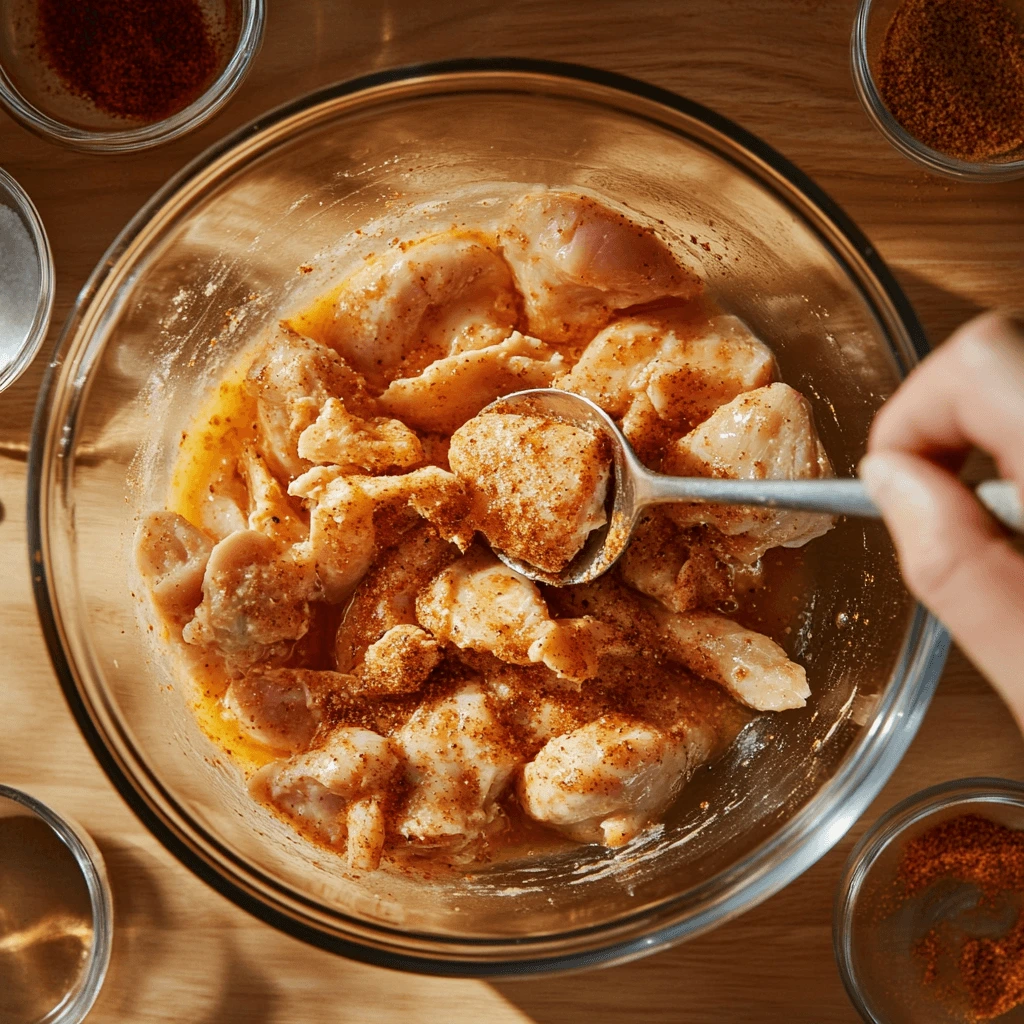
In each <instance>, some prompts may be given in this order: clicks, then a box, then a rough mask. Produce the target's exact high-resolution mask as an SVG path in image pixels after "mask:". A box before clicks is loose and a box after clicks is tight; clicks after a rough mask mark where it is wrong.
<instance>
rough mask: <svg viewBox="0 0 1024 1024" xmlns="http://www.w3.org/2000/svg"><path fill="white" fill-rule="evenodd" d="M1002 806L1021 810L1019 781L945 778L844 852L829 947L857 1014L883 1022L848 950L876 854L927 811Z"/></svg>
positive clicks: (1023, 786)
mask: <svg viewBox="0 0 1024 1024" xmlns="http://www.w3.org/2000/svg"><path fill="white" fill-rule="evenodd" d="M976 802H981V803H988V804H1002V805H1004V806H1009V807H1019V808H1020V809H1022V810H1024V782H1017V781H1016V780H1014V779H1001V778H996V777H994V776H984V775H978V776H971V777H968V778H962V779H950V780H949V781H947V782H940V783H938V784H937V785H934V786H929V787H928V788H927V789H922V790H918V792H916V793H911V794H910V796H908V797H905V798H904V799H903V800H900V801H899V803H897V804H894V805H893V806H892V807H890V808H889V810H887V811H886V812H885V813H884V814H883V815H882V816H881V817H880V818H879V819H878V820H877V821H876V822H875V823H874V824H873V825H872V826H871V827H870V828H869V829H868V830H867V831H866V832H865V833H864V835H863V836H861V838H860V841H859V842H858V843H857V845H856V846H854V848H853V850H851V851H850V856H849V857H848V858H847V860H846V863H845V864H844V865H843V872H842V875H841V876H840V881H839V885H838V886H837V887H836V895H835V901H834V904H833V914H832V946H833V950H834V952H835V958H836V963H837V964H838V966H839V974H840V977H841V978H842V979H843V986H844V988H845V989H846V992H847V995H848V996H849V997H850V1001H851V1002H852V1003H853V1005H854V1007H855V1008H856V1010H857V1012H858V1013H860V1015H861V1016H862V1017H863V1018H864V1020H866V1021H870V1022H872V1024H886V1022H885V1021H884V1020H883V1019H882V1018H881V1017H878V1016H877V1015H876V1014H875V1013H874V1011H873V1010H872V1009H871V1007H870V1006H869V1005H868V999H867V998H866V993H865V990H864V989H863V988H862V987H861V985H860V984H859V983H858V981H857V970H856V968H855V966H854V960H853V951H852V943H851V939H852V934H853V915H854V911H855V909H856V906H857V899H858V897H859V896H860V893H861V889H862V887H863V884H864V882H865V880H866V879H867V877H868V875H869V874H870V873H871V869H872V868H873V867H874V865H875V862H876V861H877V860H878V858H879V856H881V854H882V853H883V852H884V851H885V850H886V849H887V848H888V847H889V845H890V844H891V843H893V842H895V841H897V840H898V839H899V838H900V836H902V835H903V834H904V833H905V832H906V831H907V829H909V828H912V827H913V826H915V825H917V824H919V823H920V822H922V821H924V820H925V819H926V818H928V817H930V816H931V815H934V814H937V813H939V812H942V811H948V810H949V809H950V808H952V807H956V806H958V805H959V804H966V803H976Z"/></svg>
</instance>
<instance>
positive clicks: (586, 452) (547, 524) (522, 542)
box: [448, 413, 611, 572]
mask: <svg viewBox="0 0 1024 1024" xmlns="http://www.w3.org/2000/svg"><path fill="white" fill-rule="evenodd" d="M448 458H449V461H450V463H451V467H452V470H453V472H454V473H455V475H456V476H458V477H459V478H460V479H461V480H462V481H463V482H464V483H465V485H466V489H467V490H468V492H469V496H470V500H471V503H472V504H471V512H470V514H471V516H472V522H473V525H474V526H475V527H476V528H477V529H478V530H479V531H480V532H481V533H482V534H483V535H484V536H485V537H486V538H487V540H488V541H489V542H490V543H491V544H492V545H493V546H494V547H496V548H498V549H499V550H501V551H503V552H505V554H507V555H510V556H511V557H513V558H519V559H522V560H523V561H525V562H527V563H529V564H530V565H535V566H537V567H538V568H540V569H545V570H547V571H549V572H558V571H559V570H561V569H562V568H564V567H565V566H566V565H568V564H569V562H571V561H572V559H573V558H574V557H575V555H576V554H577V553H578V552H579V550H580V549H581V548H582V547H583V544H584V543H585V541H586V539H587V536H588V535H589V533H590V531H591V530H595V529H597V527H599V526H602V525H603V524H604V523H605V522H606V521H607V516H606V514H605V509H604V502H605V496H606V494H607V491H608V477H609V471H610V466H611V452H610V450H609V445H608V441H607V439H606V438H605V436H604V435H603V434H594V433H592V432H591V431H588V430H582V429H580V428H579V427H574V426H570V425H569V424H568V423H559V422H557V421H556V420H551V419H546V418H545V417H543V416H522V415H517V414H512V413H484V414H482V415H480V416H475V417H474V418H473V419H471V420H470V421H469V422H468V423H466V424H464V425H463V426H462V427H460V428H459V429H458V430H457V431H456V432H455V433H454V434H453V435H452V443H451V448H450V450H449V452H448Z"/></svg>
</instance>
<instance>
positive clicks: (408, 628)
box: [359, 625, 441, 693]
mask: <svg viewBox="0 0 1024 1024" xmlns="http://www.w3.org/2000/svg"><path fill="white" fill-rule="evenodd" d="M440 661H441V648H440V645H439V644H438V642H437V641H436V640H435V639H434V638H433V637H432V636H431V635H430V634H429V633H426V632H424V631H423V630H422V629H420V627H419V626H412V625H399V626H392V627H391V628H390V629H389V630H388V631H387V632H386V633H385V634H384V635H383V636H382V637H381V638H380V639H379V640H376V641H374V642H373V643H372V644H370V646H369V647H367V649H366V654H365V655H364V657H363V664H362V666H361V670H360V673H359V674H360V678H361V680H362V686H363V689H364V690H366V691H367V692H373V693H413V692H415V691H416V690H418V689H419V688H420V687H421V686H422V685H423V684H424V683H425V682H426V680H427V677H428V676H429V675H430V673H431V672H433V671H434V669H435V668H436V667H437V665H438V664H440Z"/></svg>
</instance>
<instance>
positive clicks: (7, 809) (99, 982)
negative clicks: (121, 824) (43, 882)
mask: <svg viewBox="0 0 1024 1024" xmlns="http://www.w3.org/2000/svg"><path fill="white" fill-rule="evenodd" d="M11 804H13V805H16V806H14V807H11V806H10V805H11ZM21 813H24V814H26V815H31V816H32V817H35V818H38V819H39V820H40V821H42V822H43V823H44V824H45V825H47V826H48V827H49V828H50V829H51V830H52V831H53V832H54V834H55V835H56V836H57V838H58V839H59V840H60V841H61V842H62V843H63V844H64V845H65V846H66V847H67V848H68V850H69V851H70V853H71V855H72V857H74V859H75V862H76V864H77V865H78V867H79V869H80V870H81V872H82V878H83V880H84V881H85V885H86V888H87V889H88V892H89V904H90V906H91V908H92V945H91V946H90V948H89V951H88V954H87V957H86V961H85V964H84V965H83V967H82V970H81V972H80V973H79V975H78V978H77V980H76V981H75V984H74V985H73V986H72V987H71V989H70V990H69V991H68V992H67V993H66V994H65V995H64V998H63V999H62V1000H61V1001H60V1003H59V1004H58V1005H57V1006H55V1007H53V1009H52V1010H50V1011H49V1012H48V1013H47V1014H46V1015H45V1016H44V1017H43V1018H42V1019H41V1020H40V1021H39V1022H38V1024H80V1022H81V1021H83V1020H85V1018H86V1016H88V1014H89V1011H90V1010H91V1009H92V1006H93V1003H95V1002H96V997H97V996H98V995H99V994H100V989H101V988H102V987H103V979H104V978H105V977H106V974H107V966H108V965H109V963H110V948H111V940H112V938H113V930H114V905H113V901H112V900H111V896H110V883H109V882H108V880H107V870H106V866H105V865H104V863H103V856H102V854H101V853H100V851H99V849H98V847H97V846H96V844H95V843H94V842H93V840H92V838H91V837H90V836H89V834H88V833H87V832H86V831H85V830H84V829H83V828H82V827H81V825H78V824H76V823H75V822H74V821H72V820H70V819H69V818H64V817H61V815H59V814H57V813H56V812H55V811H53V810H51V809H50V808H49V807H47V806H46V804H44V803H42V802H41V801H39V800H37V799H36V798H35V797H33V796H29V794H28V793H24V792H22V791H21V790H19V789H14V788H13V787H11V786H4V785H0V817H10V816H12V814H21ZM12 1024H13V1022H12Z"/></svg>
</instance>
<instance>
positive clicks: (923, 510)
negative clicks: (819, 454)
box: [857, 453, 935, 530]
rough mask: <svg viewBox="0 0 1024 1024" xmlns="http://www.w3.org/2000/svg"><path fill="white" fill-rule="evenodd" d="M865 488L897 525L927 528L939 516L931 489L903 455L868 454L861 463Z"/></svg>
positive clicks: (862, 480)
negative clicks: (919, 477) (909, 465)
mask: <svg viewBox="0 0 1024 1024" xmlns="http://www.w3.org/2000/svg"><path fill="white" fill-rule="evenodd" d="M857 472H858V474H859V476H860V479H861V482H862V483H863V484H864V489H865V490H866V491H867V492H868V494H869V495H870V496H871V500H872V501H874V503H875V504H876V505H877V506H878V508H879V510H880V511H881V512H882V513H883V514H884V515H885V516H886V518H889V519H894V520H896V525H897V527H899V526H906V527H907V528H908V529H909V528H911V527H914V528H916V529H918V530H925V529H927V527H928V524H929V523H930V522H931V520H932V519H933V518H934V517H935V501H934V498H933V496H932V493H931V491H930V490H929V489H928V488H927V487H926V486H925V485H924V484H923V483H922V482H921V481H920V479H918V477H917V475H916V474H915V473H914V472H913V471H912V470H911V469H910V468H908V466H907V465H906V464H905V462H904V460H903V459H901V458H900V457H899V456H895V455H886V454H884V453H876V454H873V455H865V456H864V458H863V459H861V461H860V465H859V466H858V467H857Z"/></svg>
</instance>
